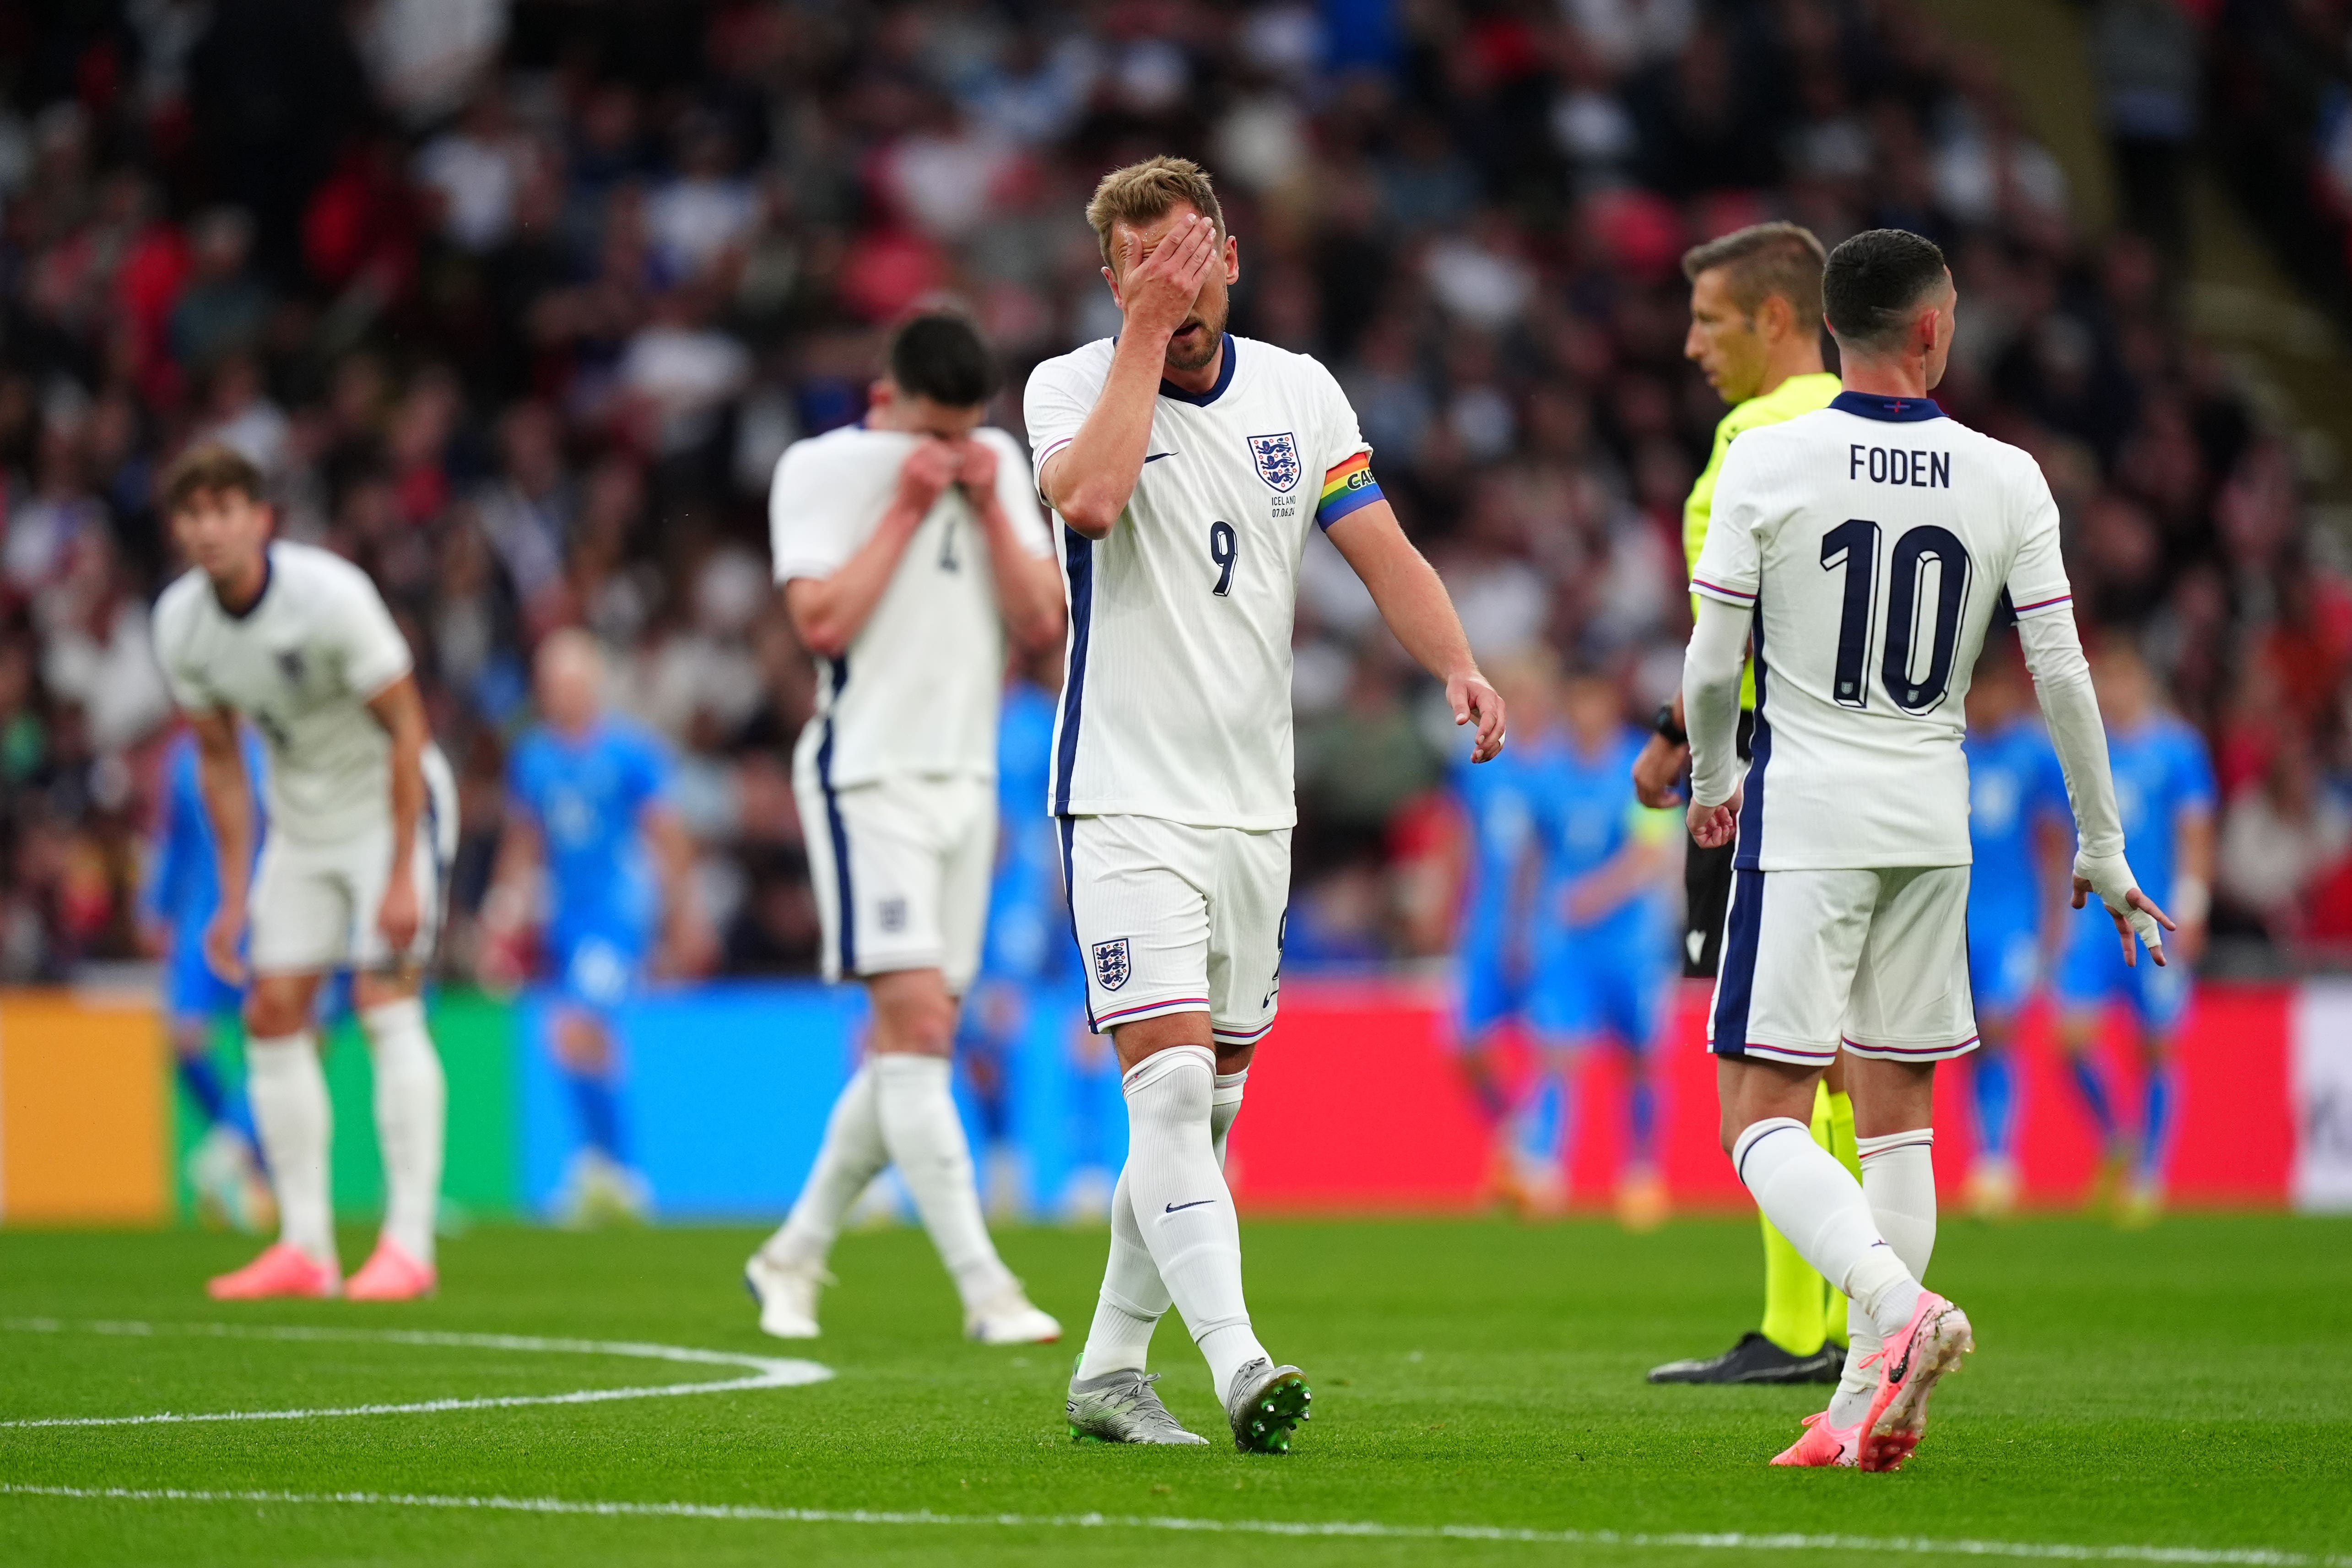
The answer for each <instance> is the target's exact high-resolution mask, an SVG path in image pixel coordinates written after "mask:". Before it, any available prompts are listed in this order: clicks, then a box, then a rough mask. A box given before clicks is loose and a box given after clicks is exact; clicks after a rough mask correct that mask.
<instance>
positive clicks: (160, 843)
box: [143, 726, 268, 952]
mask: <svg viewBox="0 0 2352 1568" xmlns="http://www.w3.org/2000/svg"><path fill="white" fill-rule="evenodd" d="M238 740H239V742H240V743H241V744H242V746H243V748H244V751H245V776H246V781H247V784H249V785H250V786H251V787H252V790H253V828H254V832H253V847H254V853H255V855H256V857H258V856H259V854H260V851H261V840H262V837H263V832H264V829H265V827H266V826H267V822H266V818H265V817H264V815H263V806H262V802H263V801H264V800H265V799H266V798H267V793H266V791H265V790H264V788H263V779H264V771H265V769H266V768H267V767H268V758H267V756H266V755H265V754H264V752H263V750H262V745H261V739H260V737H259V736H257V735H256V734H255V733H254V732H253V731H250V730H247V729H245V728H244V727H243V726H239V727H238ZM143 902H144V903H145V906H146V910H147V912H148V914H149V915H150V916H151V917H152V918H153V919H155V920H157V921H162V922H163V924H165V925H167V926H169V927H170V928H171V931H172V945H173V950H174V951H175V952H177V951H180V950H182V949H185V950H188V951H190V952H193V951H194V950H195V949H196V948H197V947H198V946H199V945H200V944H201V943H202V942H203V941H204V934H205V924H206V923H207V922H208V921H211V920H212V918H213V910H215V909H217V908H219V907H220V865H219V860H218V858H217V851H216V849H215V847H214V841H213V825H212V819H211V818H210V817H209V816H205V795H204V789H203V786H202V784H201V783H200V781H199V779H198V776H197V772H196V741H195V737H194V735H193V734H187V733H182V734H180V735H177V736H174V737H173V740H172V742H171V745H170V747H169V748H168V749H167V750H166V751H165V752H164V754H163V814H162V816H160V817H159V818H158V819H157V822H156V824H155V842H154V846H153V853H152V858H150V860H149V862H148V869H147V885H146V888H145V890H144V893H143Z"/></svg>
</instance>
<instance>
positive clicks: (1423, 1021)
mask: <svg viewBox="0 0 2352 1568" xmlns="http://www.w3.org/2000/svg"><path fill="white" fill-rule="evenodd" d="M2293 995H2294V993H2293V990H2292V989H2291V988H2290V987H2286V986H2245V985H2223V984H2215V985H2208V986H2205V987H2203V988H2201V989H2200V992H2199V994H2198V997H2197V1000H2196V1002H2195V1003H2194V1005H2192V1006H2191V1008H2190V1010H2189V1017H2188V1020H2187V1022H2186V1025H2185V1026H2184V1028H2183V1030H2182V1033H2181V1035H2180V1037H2179V1041H2178V1043H2177V1050H2178V1053H2179V1062H2180V1067H2181V1072H2180V1100H2179V1120H2178V1127H2179V1132H2178V1137H2177V1140H2176V1142H2175V1146H2174V1150H2173V1154H2172V1161H2171V1182H2172V1189H2173V1194H2174V1197H2175V1199H2176V1201H2179V1202H2181V1203H2185V1204H2190V1205H2261V1206H2275V1205H2283V1204H2284V1202H2285V1201H2286V1196H2287V1188H2288V1177H2289V1173H2290V1171H2291V1169H2292V1167H2293V1163H2294V1121H2293V1115H2292V1112H2291V1110H2290V1107H2289V1100H2288V1089H2287V1058H2288V1029H2289V1019H2290V1012H2291V1001H2292V998H2293ZM1680 1000H1681V1005H1680V1006H1679V1007H1678V1008H1677V1009H1676V1010H1675V1016H1674V1020H1673V1023H1672V1025H1671V1026H1670V1027H1669V1030H1668V1032H1667V1036H1666V1038H1665V1039H1664V1040H1663V1041H1662V1042H1661V1043H1660V1045H1659V1046H1658V1047H1657V1049H1658V1052H1659V1056H1658V1058H1657V1061H1656V1073H1657V1078H1658V1083H1659V1088H1660V1098H1661V1105H1660V1110H1659V1122H1658V1126H1659V1145H1660V1156H1661V1163H1662V1164H1663V1166H1664V1173H1665V1176H1666V1181H1667V1184H1668V1185H1669V1186H1670V1187H1671V1188H1672V1189H1673V1191H1674V1194H1675V1199H1676V1201H1677V1202H1678V1203H1680V1204H1684V1205H1692V1206H1728V1205H1737V1204H1739V1203H1741V1202H1743V1201H1744V1195H1743V1194H1742V1193H1741V1192H1740V1189H1739V1186H1738V1183H1737V1182H1736V1181H1734V1180H1733V1178H1732V1174H1731V1169H1730V1163H1729V1162H1728V1161H1727V1160H1726V1159H1725V1158H1724V1156H1723V1153H1722V1151H1721V1148H1720V1146H1719V1144H1718V1143H1717V1129H1716V1105H1715V1074H1714V1062H1713V1059H1712V1058H1710V1057H1708V1056H1707V1054H1706V1044H1705V1007H1706V991H1705V988H1704V987H1694V988H1692V989H1690V990H1687V991H1685V993H1684V994H1683V995H1682V997H1681V999H1680ZM1449 1033H1450V1023H1449V1019H1448V1017H1447V1015H1446V1012H1445V1009H1444V994H1443V992H1442V990H1441V989H1440V988H1439V987H1437V986H1435V985H1433V984H1419V983H1413V982H1407V981H1394V980H1375V981H1364V982H1360V983H1359V982H1333V981H1315V980H1305V979H1302V980H1298V981H1296V982H1290V983H1286V984H1285V985H1284V987H1283V998H1282V1017H1281V1022H1280V1023H1278V1024H1277V1025H1276V1027H1275V1031H1274V1033H1273V1035H1272V1036H1270V1037H1268V1039H1267V1041H1266V1043H1265V1045H1263V1046H1261V1047H1259V1048H1258V1053H1257V1058H1256V1062H1255V1065H1254V1066H1253V1068H1252V1069H1251V1072H1250V1081H1249V1104H1248V1109H1247V1110H1246V1111H1245V1112H1244V1115H1243V1116H1242V1118H1241V1121H1240V1122H1239V1123H1238V1124H1237V1125H1236V1126H1235V1128H1234V1140H1233V1176H1234V1190H1235V1192H1236V1194H1238V1195H1239V1197H1240V1198H1241V1200H1242V1201H1243V1203H1244V1204H1245V1205H1250V1206H1253V1207H1256V1208H1259V1209H1341V1208H1349V1209H1352V1208H1368V1207H1381V1208H1422V1209H1438V1210H1444V1209H1454V1210H1460V1209H1465V1208H1469V1207H1471V1206H1473V1205H1475V1204H1476V1203H1477V1202H1478V1201H1479V1198H1480V1193H1481V1187H1482V1184H1483V1182H1484V1179H1485V1177H1486V1172H1487V1168H1488V1163H1489V1151H1490V1149H1491V1144H1492V1133H1491V1131H1490V1130H1489V1129H1488V1127H1487V1125H1486V1121H1485V1119H1484V1118H1483V1116H1482V1115H1481V1113H1480V1111H1479V1110H1478V1107H1477V1105H1476V1102H1475V1100H1474V1099H1473V1098H1472V1096H1471V1095H1470V1093H1469V1092H1468V1090H1467V1089H1465V1086H1464V1082H1463V1079H1462V1077H1461V1074H1460V1072H1459V1070H1458V1069H1457V1068H1456V1066H1455V1062H1454V1055H1453V1052H1452V1050H1451V1048H1450V1046H1449V1044H1448V1037H1449ZM2023 1033H2024V1037H2023V1039H2022V1040H2021V1042H2020V1045H2019V1047H2018V1048H2019V1051H2020V1056H2021V1064H2022V1067H2023V1071H2022V1072H2021V1074H2020V1096H2021V1101H2022V1104H2021V1123H2020V1134H2019V1148H2018V1154H2019V1163H2020V1165H2021V1171H2022V1174H2023V1177H2024V1182H2025V1191H2026V1199H2027V1201H2028V1202H2029V1203H2032V1204H2036V1205H2065V1204H2069V1203H2072V1202H2074V1201H2075V1200H2077V1199H2078V1198H2079V1197H2080V1196H2081V1194H2082V1193H2083V1190H2084V1185H2085V1184H2087V1183H2088V1181H2089V1180H2090V1177H2091V1173H2092V1170H2093V1167H2094V1164H2095V1160H2096V1154H2097V1150H2096V1143H2095V1139H2094V1138H2093V1136H2092V1134H2091V1131H2090V1128H2089V1124H2088V1122H2087V1121H2086V1119H2085V1118H2084V1114H2083V1111H2082V1109H2081V1107H2080V1105H2079V1103H2078V1101H2077V1099H2076V1096H2075V1091H2074V1086H2073V1084H2072V1082H2071V1081H2070V1080H2069V1078H2068V1075H2067V1072H2066V1069H2065V1066H2064V1063H2063V1060H2062V1059H2061V1058H2060V1056H2059V1054H2058V1052H2057V1050H2056V1047H2055V1045H2054V1042H2053V1034H2052V1030H2051V1028H2050V1024H2049V1020H2048V1018H2047V1017H2046V1016H2041V1015H2039V1014H2037V1015H2035V1016H2032V1017H2030V1018H2029V1019H2028V1021H2027V1025H2026V1027H2025V1030H2024V1032H2023ZM2121 1046H2122V1041H2121V1040H2120V1039H2114V1040H2110V1041H2109V1042H2108V1043H2107V1046H2106V1047H2105V1059H2106V1061H2107V1063H2108V1067H2109V1070H2110V1078H2111V1081H2113V1082H2114V1083H2115V1084H2116V1086H2117V1087H2118V1089H2119V1090H2120V1091H2121V1092H2120V1093H2119V1094H2118V1097H2117V1098H2118V1101H2119V1103H2121V1104H2123V1105H2125V1106H2126V1107H2127V1108H2132V1109H2135V1110H2136V1108H2137V1104H2138V1099H2139V1095H2138V1087H2137V1086H2138V1082H2139V1074H2138V1070H2137V1065H2136V1064H2135V1063H2134V1062H2133V1060H2132V1059H2131V1057H2130V1054H2129V1053H2128V1052H2126V1051H2125V1050H2123V1049H2122V1048H2120V1047H2121ZM1522 1068H1524V1064H1522ZM1968 1075H1969V1065H1968V1064H1967V1063H1965V1062H1962V1063H1960V1064H1958V1065H1957V1066H1948V1067H1946V1068H1942V1069H1941V1070H1940V1071H1939V1072H1938V1074H1937V1078H1938V1080H1939V1081H1938V1082H1937V1108H1936V1122H1937V1148H1936V1164H1937V1173H1938V1174H1939V1175H1940V1177H1941V1178H1942V1182H1943V1184H1944V1185H1945V1187H1946V1190H1947V1191H1948V1193H1950V1194H1953V1195H1955V1196H1957V1194H1958V1186H1959V1183H1960V1180H1961V1178H1962V1176H1963V1175H1964V1173H1966V1170H1967V1167H1968V1161H1969V1150H1970V1146H1971V1142H1972V1140H1971V1134H1970V1130H1969V1093H1968ZM1577 1100H1578V1110H1577V1136H1576V1139H1575V1145H1574V1149H1575V1152H1574V1156H1573V1161H1572V1168H1571V1172H1570V1176H1571V1184H1572V1188H1573V1191H1574V1194H1575V1195H1576V1198H1577V1200H1578V1201H1579V1202H1580V1203H1587V1204H1591V1203H1600V1202H1605V1201H1606V1200H1607V1197H1608V1194H1609V1191H1610V1187H1611V1182H1612V1173H1613V1172H1614V1171H1615V1169H1616V1167H1617V1163H1618V1159H1619V1153H1620V1151H1621V1150H1622V1147H1623V1142H1624V1097H1623V1093H1622V1062H1621V1060H1620V1059H1618V1058H1617V1057H1616V1055H1615V1054H1614V1053H1613V1052H1600V1053H1596V1054H1595V1055H1594V1057H1593V1058H1592V1059H1591V1060H1590V1061H1588V1062H1586V1063H1585V1064H1584V1066H1583V1069H1582V1075H1581V1083H1580V1093H1579V1095H1578V1097H1577Z"/></svg>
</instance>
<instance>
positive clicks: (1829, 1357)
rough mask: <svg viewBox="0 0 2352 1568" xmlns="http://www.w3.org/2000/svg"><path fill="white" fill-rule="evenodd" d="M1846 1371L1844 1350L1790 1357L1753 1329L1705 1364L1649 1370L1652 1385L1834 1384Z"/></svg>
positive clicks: (1835, 1347) (1684, 1363)
mask: <svg viewBox="0 0 2352 1568" xmlns="http://www.w3.org/2000/svg"><path fill="white" fill-rule="evenodd" d="M1844 1371H1845V1350H1844V1347H1843V1346H1841V1345H1833V1344H1825V1345H1823V1346H1822V1348H1821V1349H1820V1350H1818V1351H1816V1352H1813V1353H1812V1354H1811V1355H1790V1353H1789V1352H1787V1351H1784V1350H1782V1349H1781V1348H1780V1346H1779V1345H1776V1344H1774V1343H1773V1342H1771V1341H1770V1340H1768V1339H1766V1338H1765V1337H1764V1335H1763V1334H1762V1332H1761V1331H1758V1330H1755V1329H1750V1330H1748V1331H1747V1332H1746V1333H1744V1334H1742V1335H1740V1336H1739V1342H1738V1344H1736V1345H1734V1346H1732V1347H1731V1348H1730V1349H1729V1350H1727V1351H1726V1352H1723V1353H1722V1354H1721V1355H1718V1356H1709V1357H1708V1358H1707V1359H1706V1360H1705V1361H1698V1360H1692V1361H1670V1362H1668V1363H1666V1364H1665V1365H1664V1366H1654V1367H1652V1368H1651V1369H1650V1381H1651V1382H1652V1383H1835V1382H1836V1381H1837V1380H1838V1378H1839V1376H1840V1375H1841V1374H1842V1373H1843V1372H1844Z"/></svg>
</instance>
